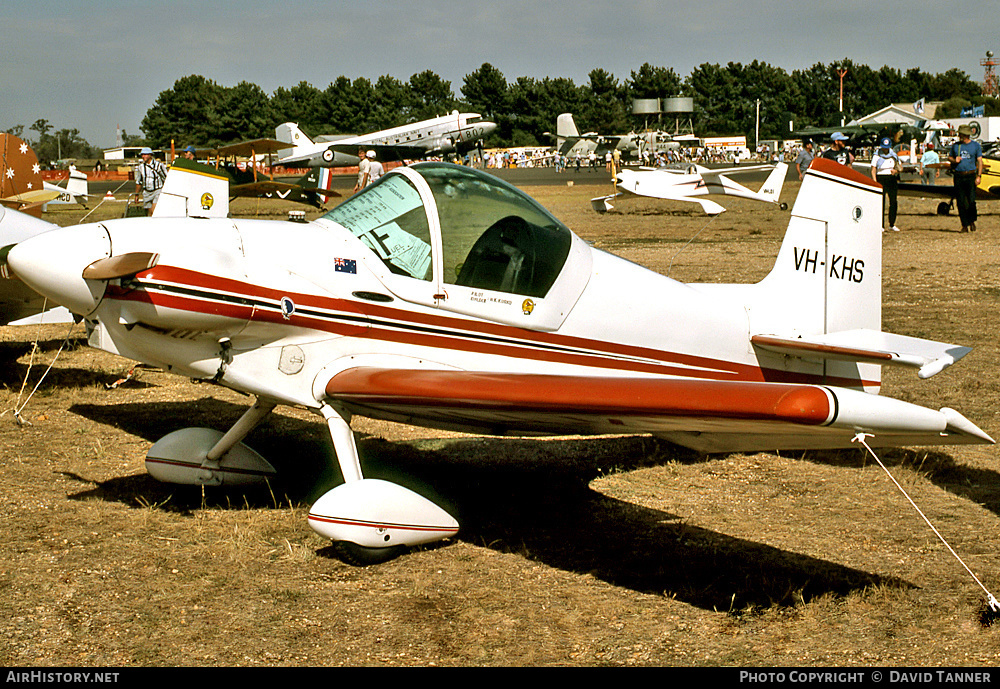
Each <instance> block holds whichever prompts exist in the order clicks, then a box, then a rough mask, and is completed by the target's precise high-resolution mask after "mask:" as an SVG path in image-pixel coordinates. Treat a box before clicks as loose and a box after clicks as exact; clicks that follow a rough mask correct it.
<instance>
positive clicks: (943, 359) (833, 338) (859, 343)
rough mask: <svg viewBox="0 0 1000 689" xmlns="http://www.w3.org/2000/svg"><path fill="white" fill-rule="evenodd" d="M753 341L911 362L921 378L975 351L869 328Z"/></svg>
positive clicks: (864, 359)
mask: <svg viewBox="0 0 1000 689" xmlns="http://www.w3.org/2000/svg"><path fill="white" fill-rule="evenodd" d="M750 342H751V343H752V344H753V345H754V346H755V347H760V348H761V349H766V350H768V351H772V352H777V353H779V354H785V355H788V356H796V357H800V358H813V359H836V360H840V361H856V362H858V363H865V364H895V365H898V366H910V367H912V368H917V369H920V370H919V371H918V373H917V375H918V376H920V377H921V378H930V377H931V376H933V375H934V374H936V373H940V372H941V371H943V370H944V369H946V368H947V367H949V366H951V365H952V364H953V363H955V362H956V361H958V360H959V359H961V358H962V357H963V356H965V355H966V354H968V353H969V352H971V351H972V349H970V348H969V347H960V346H958V345H952V344H946V343H944V342H934V341H933V340H923V339H921V338H919V337H907V336H905V335H894V334H892V333H883V332H879V331H877V330H868V329H859V330H845V331H841V332H835V333H827V334H825V335H809V336H800V337H780V336H777V335H754V336H753V337H751V338H750Z"/></svg>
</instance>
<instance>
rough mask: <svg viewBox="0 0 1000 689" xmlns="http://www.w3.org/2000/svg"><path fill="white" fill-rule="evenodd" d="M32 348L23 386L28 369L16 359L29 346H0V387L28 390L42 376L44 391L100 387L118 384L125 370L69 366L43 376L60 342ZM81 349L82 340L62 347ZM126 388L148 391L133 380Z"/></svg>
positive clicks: (17, 343)
mask: <svg viewBox="0 0 1000 689" xmlns="http://www.w3.org/2000/svg"><path fill="white" fill-rule="evenodd" d="M36 344H37V345H38V352H37V354H36V357H35V360H34V362H32V364H31V366H30V369H31V371H30V377H29V378H28V381H27V383H26V384H25V377H26V376H28V375H29V365H28V364H27V363H21V362H20V361H18V359H21V358H23V357H24V356H25V355H26V354H29V353H30V352H31V346H32V343H31V342H26V341H10V342H0V385H3V386H6V387H7V388H8V389H11V390H17V389H19V388H21V386H22V384H24V387H26V388H27V389H28V390H30V389H31V388H32V387H33V386H34V385H35V384H36V383H37V382H38V380H39V379H40V378H41V376H42V375H43V374H44V375H45V387H47V388H49V389H60V388H62V389H64V388H91V387H95V386H96V387H104V386H111V385H114V384H115V383H116V382H117V381H119V380H121V378H122V375H124V373H125V371H126V368H127V367H126V366H122V369H121V371H116V372H108V371H95V370H92V369H89V368H77V367H72V366H71V367H60V366H55V367H53V368H52V369H51V370H50V371H48V372H46V368H47V367H48V365H49V363H50V362H51V361H52V360H53V358H54V357H55V354H56V352H57V351H58V350H59V347H60V346H62V345H63V340H41V341H39V342H37V343H36ZM84 346H86V342H85V341H84V340H82V339H70V341H69V342H68V343H66V348H67V349H77V348H80V347H84ZM130 384H131V385H132V386H133V387H142V388H145V387H150V386H149V384H147V383H143V382H142V381H136V380H132V381H130Z"/></svg>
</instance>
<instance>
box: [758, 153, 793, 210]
mask: <svg viewBox="0 0 1000 689" xmlns="http://www.w3.org/2000/svg"><path fill="white" fill-rule="evenodd" d="M787 174H788V163H778V164H777V165H775V166H774V170H772V171H771V174H770V175H768V176H767V179H766V180H764V185H763V186H762V187H761V188H760V192H759V193H760V196H761V199H762V200H764V201H770V202H771V203H777V202H778V197H779V196H781V187H782V186H783V185H784V184H785V176H786V175H787Z"/></svg>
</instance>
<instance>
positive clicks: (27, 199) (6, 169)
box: [0, 133, 64, 325]
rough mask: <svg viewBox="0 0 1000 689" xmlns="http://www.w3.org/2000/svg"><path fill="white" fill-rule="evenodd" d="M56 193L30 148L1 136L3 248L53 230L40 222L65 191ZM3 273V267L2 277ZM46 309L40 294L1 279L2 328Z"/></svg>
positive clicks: (0, 234) (0, 254)
mask: <svg viewBox="0 0 1000 689" xmlns="http://www.w3.org/2000/svg"><path fill="white" fill-rule="evenodd" d="M56 189H58V191H55V190H49V189H45V183H44V181H43V180H42V173H41V166H40V165H39V164H38V158H37V157H36V156H35V152H34V151H33V150H31V146H29V145H28V144H27V142H25V141H23V140H22V139H20V138H19V137H16V136H14V135H13V134H5V133H0V246H2V247H8V246H10V245H13V244H15V243H17V242H20V241H22V240H25V239H28V238H29V237H33V236H35V235H36V234H40V233H42V232H48V231H49V230H51V229H52V228H53V227H54V225H52V224H51V223H47V222H44V221H43V220H41V215H42V206H43V205H44V204H45V203H48V202H51V201H52V200H53V199H55V198H58V196H59V195H60V194H61V193H62V192H63V191H64V190H62V189H61V188H59V187H56ZM2 258H3V251H0V260H2ZM3 271H4V269H3V268H2V267H0V275H2V274H3ZM49 305H50V306H51V304H49ZM44 308H45V298H44V297H42V296H41V295H40V294H38V292H36V291H34V290H33V289H31V288H30V287H28V286H27V285H25V284H24V283H22V282H20V281H18V280H4V279H0V324H2V325H6V324H7V323H11V322H14V321H17V320H19V319H23V318H28V317H31V316H34V315H37V314H39V313H41V311H42V309H44Z"/></svg>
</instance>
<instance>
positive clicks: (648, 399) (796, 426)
mask: <svg viewBox="0 0 1000 689" xmlns="http://www.w3.org/2000/svg"><path fill="white" fill-rule="evenodd" d="M881 203H882V196H881V188H880V187H879V186H878V185H877V184H875V183H874V182H873V181H872V180H871V179H870V178H868V177H866V176H864V175H861V174H860V173H858V172H856V171H854V170H851V169H850V168H846V167H842V166H840V165H837V164H836V163H833V162H831V161H827V160H822V159H817V160H815V161H814V162H813V163H812V167H811V169H810V170H809V171H808V173H807V174H806V177H805V180H804V181H803V182H802V185H801V188H800V192H799V195H798V198H797V200H796V202H795V207H794V208H793V209H792V213H791V219H790V221H789V225H788V230H787V232H786V234H785V238H784V240H783V243H782V245H781V248H780V250H779V253H778V256H777V261H776V263H775V266H774V269H773V270H772V271H771V273H770V274H769V275H768V276H767V277H766V278H765V279H764V280H762V281H761V282H759V283H757V284H751V285H701V284H681V283H679V282H676V281H674V280H672V279H670V278H667V277H665V276H663V275H660V274H658V273H654V272H652V271H650V270H647V269H645V268H642V267H641V266H638V265H636V264H634V263H631V262H629V261H626V260H624V259H621V258H618V257H616V256H614V255H612V254H609V253H605V252H603V251H600V250H598V249H596V248H594V247H592V246H590V245H589V244H588V243H587V242H585V241H583V240H581V239H580V238H579V237H577V236H576V235H575V234H574V233H573V232H571V231H570V230H569V229H568V228H566V227H565V226H564V225H563V224H562V223H561V222H560V221H559V220H557V219H556V218H555V217H554V216H552V215H551V214H550V213H548V212H547V211H546V210H545V209H544V208H542V207H541V206H540V205H538V204H537V203H536V202H535V201H533V200H532V199H531V198H529V197H528V196H526V195H525V194H523V193H522V192H521V191H519V190H517V189H515V188H514V187H512V186H510V185H508V184H507V183H505V182H503V181H502V180H499V179H497V178H496V177H493V176H491V175H487V174H485V173H483V172H480V171H478V170H475V169H471V168H468V167H463V166H455V165H449V164H445V163H422V164H417V165H413V166H410V167H400V168H398V169H396V170H393V171H392V172H390V173H389V174H387V175H386V176H385V177H384V178H383V179H381V180H379V182H377V183H376V184H374V185H372V186H370V187H368V188H367V189H365V190H363V191H362V192H360V193H358V194H356V195H355V196H353V197H351V198H350V199H348V200H347V201H345V202H344V203H342V204H340V205H339V206H337V207H336V208H334V209H333V210H331V211H330V212H328V213H327V214H326V215H324V216H323V217H321V218H320V219H317V220H315V221H313V222H311V223H289V222H281V221H273V220H246V221H244V220H232V219H222V218H219V219H211V218H210V219H195V218H162V219H160V218H133V219H121V220H113V221H106V222H102V223H97V224H92V225H82V226H76V227H73V228H66V229H53V230H52V231H50V232H46V233H44V234H41V235H39V236H37V237H34V238H32V239H29V240H27V241H24V242H22V243H20V244H18V245H16V246H14V247H13V248H11V249H10V250H9V254H8V257H7V261H8V264H9V268H10V269H11V270H12V271H13V273H14V274H15V275H16V276H17V277H19V278H20V279H21V280H23V281H24V282H25V283H27V284H28V285H30V286H31V287H33V288H34V289H36V290H37V291H38V292H40V293H41V294H45V295H47V296H48V297H49V298H50V299H53V300H55V301H57V302H59V303H61V304H63V305H65V306H66V307H67V308H69V309H70V310H71V311H73V312H74V313H76V314H79V315H80V316H81V317H83V318H84V319H85V320H86V323H87V327H88V329H89V339H90V343H91V344H92V345H93V346H95V347H98V348H101V349H103V350H106V351H109V352H113V353H116V354H120V355H122V356H124V357H127V358H130V359H134V360H137V361H142V362H146V363H148V364H150V365H154V366H159V367H162V368H164V369H166V370H169V371H172V372H175V373H177V374H179V375H183V376H189V377H193V378H196V379H200V380H204V381H211V382H214V383H217V384H219V385H223V386H226V387H229V388H232V389H234V390H239V391H242V392H244V393H247V394H249V395H251V396H254V397H255V398H256V401H255V403H254V404H253V406H252V407H250V409H249V410H248V411H247V412H246V414H245V415H244V416H243V417H242V418H241V419H240V420H239V421H237V423H236V424H235V425H234V426H233V427H232V428H231V429H229V431H228V432H226V433H223V432H220V431H216V430H213V429H206V428H186V429H182V430H178V431H174V432H172V433H170V434H168V435H166V436H164V437H163V438H161V439H160V440H158V441H157V442H156V443H155V444H154V445H153V446H152V447H151V448H150V450H149V453H148V455H147V458H146V466H147V469H148V471H149V472H150V473H151V474H152V475H153V476H155V477H156V478H158V479H161V480H164V481H172V482H178V483H187V484H201V485H219V484H238V483H241V482H247V481H251V480H260V479H263V478H266V477H269V476H272V475H274V473H275V469H274V467H273V466H272V465H271V464H270V463H268V462H267V461H266V460H265V459H264V458H263V457H261V456H260V455H259V454H257V453H256V452H254V451H253V450H251V449H250V448H249V447H247V446H246V445H245V444H243V443H242V442H241V441H242V440H243V438H244V437H245V436H246V435H247V433H248V432H249V431H250V430H251V429H252V428H253V427H255V426H256V425H257V424H259V423H260V422H262V421H263V420H264V419H265V418H266V417H267V416H268V414H269V413H270V412H271V410H272V409H274V407H275V406H276V405H279V404H284V405H296V406H299V407H302V408H306V409H309V410H311V411H313V412H314V413H316V414H317V415H319V416H322V417H323V419H324V420H325V421H326V423H327V427H328V430H329V433H330V436H331V439H332V442H333V446H334V449H335V450H336V455H337V461H338V462H339V465H340V469H341V473H342V474H343V477H344V483H342V484H341V485H338V486H336V487H334V488H333V489H332V490H330V491H329V492H327V493H325V494H324V495H323V496H322V497H320V498H319V500H317V501H316V503H315V504H313V505H312V508H311V509H310V510H309V516H308V521H309V523H310V525H311V526H312V527H313V528H314V529H315V530H316V531H317V532H318V533H320V534H322V535H323V536H325V537H327V538H329V539H331V540H332V541H333V542H334V543H336V544H338V545H337V548H338V549H339V551H340V552H341V553H342V555H343V557H345V559H348V560H349V561H354V562H373V561H379V560H383V559H386V558H388V557H392V556H395V555H396V554H397V553H398V552H399V550H400V549H401V548H405V546H409V545H415V544H420V543H427V542H432V541H435V540H439V539H442V538H447V537H449V536H452V535H453V534H455V533H456V532H457V531H458V529H459V524H458V523H457V521H456V520H455V519H454V518H453V517H452V516H451V515H450V514H448V513H447V512H446V511H445V510H444V509H442V508H441V507H439V506H438V505H436V504H434V503H433V502H431V501H430V500H428V499H427V498H426V497H423V496H422V495H419V494H417V493H416V492H414V491H411V490H410V489H408V488H405V487H403V486H401V485H398V484H396V483H393V482H388V481H383V480H379V479H371V478H365V476H364V470H363V467H362V465H361V462H360V460H359V457H358V450H357V446H356V444H355V440H354V435H353V433H352V431H351V425H350V424H351V420H352V417H353V416H355V415H361V416H368V417H373V418H378V419H389V420H393V421H400V422H404V423H410V424H417V425H424V426H430V427H434V428H445V429H457V430H465V431H471V432H477V433H488V434H497V435H502V434H511V435H527V434H567V433H572V434H605V433H616V434H620V433H654V434H656V435H658V436H660V437H663V438H666V439H667V440H670V441H673V442H675V443H678V444H680V445H684V446H687V447H691V448H695V449H697V450H700V451H704V452H729V451H756V450H776V449H810V448H839V447H848V446H851V445H852V440H854V439H855V438H856V437H857V436H858V434H859V433H865V434H871V436H872V437H870V438H868V443H869V445H871V446H872V447H879V446H883V447H884V446H898V445H937V444H952V443H992V442H993V441H992V439H991V438H990V437H989V436H988V435H987V434H986V433H984V432H983V431H982V430H980V429H979V428H978V427H977V426H976V425H975V424H973V423H972V422H971V421H969V420H968V419H966V418H965V417H964V416H962V415H961V414H960V413H958V412H957V411H954V410H952V409H948V408H943V409H941V410H934V409H929V408H925V407H921V406H918V405H916V404H912V403H909V402H904V401H901V400H897V399H893V398H890V397H886V396H880V395H878V394H877V393H878V391H879V388H880V385H881V366H882V365H886V364H899V365H903V366H909V367H913V368H915V369H917V370H918V372H919V376H920V377H922V378H925V377H929V376H932V375H935V374H936V373H938V372H940V371H941V370H942V369H944V368H945V367H947V366H949V365H951V364H952V363H954V362H955V361H956V360H958V359H960V358H961V357H962V356H964V355H965V354H966V353H968V352H969V351H970V350H969V349H968V348H966V347H960V346H956V345H951V344H945V343H939V342H932V341H928V340H922V339H918V338H913V337H905V336H900V335H893V334H890V333H885V332H882V330H881V323H882V309H881V257H882V254H881V252H882V237H881ZM284 469H285V470H288V471H294V470H295V468H294V466H288V467H284Z"/></svg>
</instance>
